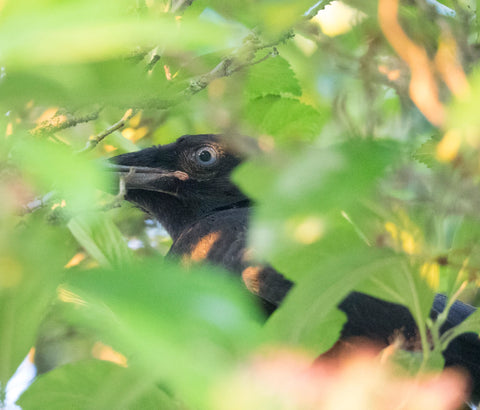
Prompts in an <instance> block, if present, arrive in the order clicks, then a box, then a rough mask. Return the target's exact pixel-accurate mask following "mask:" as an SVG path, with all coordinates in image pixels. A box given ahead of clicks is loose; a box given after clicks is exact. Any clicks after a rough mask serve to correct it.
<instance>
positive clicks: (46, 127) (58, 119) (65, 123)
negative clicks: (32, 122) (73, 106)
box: [30, 108, 102, 136]
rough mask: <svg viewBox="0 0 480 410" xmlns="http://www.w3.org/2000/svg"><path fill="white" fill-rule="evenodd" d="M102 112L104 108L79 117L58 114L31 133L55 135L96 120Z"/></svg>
mask: <svg viewBox="0 0 480 410" xmlns="http://www.w3.org/2000/svg"><path fill="white" fill-rule="evenodd" d="M100 111H102V108H98V109H96V110H95V111H92V112H90V113H88V114H86V115H83V116H79V117H76V116H73V115H71V114H62V113H57V114H55V116H54V117H53V118H51V119H49V120H47V121H43V122H42V123H41V124H40V125H38V126H37V127H36V128H35V129H33V130H31V131H30V133H31V134H32V135H35V136H45V135H48V134H53V133H55V132H58V131H61V130H64V129H67V128H71V127H74V126H76V125H78V124H82V123H85V122H90V121H93V120H96V119H97V118H98V115H99V114H100Z"/></svg>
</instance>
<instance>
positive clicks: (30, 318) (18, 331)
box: [0, 223, 70, 388]
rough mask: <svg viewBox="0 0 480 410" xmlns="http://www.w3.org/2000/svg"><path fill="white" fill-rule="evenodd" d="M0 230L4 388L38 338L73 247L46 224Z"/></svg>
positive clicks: (1, 380) (0, 346) (0, 366)
mask: <svg viewBox="0 0 480 410" xmlns="http://www.w3.org/2000/svg"><path fill="white" fill-rule="evenodd" d="M0 233H1V235H0V244H1V246H0V387H3V388H4V387H5V384H6V382H7V381H8V379H9V378H10V377H11V376H12V375H13V373H14V372H15V370H16V368H17V367H18V365H19V364H20V363H21V362H22V360H23V359H24V358H25V356H26V355H27V353H28V351H29V350H30V348H31V347H32V346H33V344H34V342H35V338H36V334H37V329H38V327H39V325H40V323H41V322H42V320H43V317H44V315H45V313H46V311H47V308H48V306H49V305H50V303H51V302H52V301H53V300H54V299H55V296H56V289H57V286H58V285H59V283H60V281H61V279H62V267H63V265H64V264H65V263H66V262H67V260H68V259H67V252H68V251H69V250H70V249H69V246H68V245H69V242H68V239H67V240H66V238H65V235H64V232H63V231H61V230H58V229H52V228H51V227H47V226H45V225H44V224H38V223H36V224H34V223H32V224H29V225H28V226H26V227H22V228H19V229H17V230H16V231H14V232H10V233H7V232H5V231H0ZM5 234H6V235H5Z"/></svg>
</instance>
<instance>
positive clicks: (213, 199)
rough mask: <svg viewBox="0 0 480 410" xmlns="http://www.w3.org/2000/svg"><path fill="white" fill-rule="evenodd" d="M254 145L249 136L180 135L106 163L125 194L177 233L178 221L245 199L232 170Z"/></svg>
mask: <svg viewBox="0 0 480 410" xmlns="http://www.w3.org/2000/svg"><path fill="white" fill-rule="evenodd" d="M255 149H256V145H255V143H254V142H253V140H251V139H249V138H245V137H232V138H228V137H227V136H223V135H214V134H201V135H184V136H182V137H180V138H179V139H178V140H177V141H175V142H174V143H171V144H168V145H159V146H154V147H150V148H146V149H143V150H141V151H137V152H131V153H128V154H123V155H118V156H116V157H113V158H111V159H110V164H111V165H110V166H109V169H110V170H112V171H114V172H115V173H116V175H118V176H119V177H120V178H121V180H122V181H123V183H124V186H125V189H126V195H125V199H127V200H128V201H130V202H132V203H134V204H136V205H137V206H139V207H140V208H142V209H143V210H145V211H147V212H148V213H150V214H152V215H153V216H155V217H156V218H157V219H159V221H160V222H161V223H162V224H163V225H164V226H165V227H166V229H167V230H168V231H169V233H170V235H172V236H175V231H176V230H178V229H181V228H180V227H179V225H182V224H185V223H188V222H189V221H190V222H191V221H194V220H195V219H198V218H200V217H201V216H203V215H206V214H208V213H210V212H213V211H215V210H217V209H222V208H228V207H235V206H239V204H241V205H245V204H246V203H248V198H247V197H246V196H245V195H244V194H243V193H242V192H241V191H240V190H239V189H238V187H237V186H235V185H234V184H233V183H232V182H231V180H230V175H231V172H232V171H233V169H234V168H235V167H236V166H238V165H239V164H240V163H241V162H242V161H243V160H244V159H245V158H246V156H248V154H249V152H250V153H251V152H252V151H253V150H255Z"/></svg>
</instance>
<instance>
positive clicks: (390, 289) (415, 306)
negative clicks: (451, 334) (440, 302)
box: [358, 262, 435, 329]
mask: <svg viewBox="0 0 480 410" xmlns="http://www.w3.org/2000/svg"><path fill="white" fill-rule="evenodd" d="M398 265H399V266H398V269H395V270H393V271H392V270H385V271H384V272H379V273H377V274H375V275H372V276H371V277H369V278H368V279H367V280H366V281H365V282H364V283H362V285H361V286H360V288H359V289H358V290H360V291H361V292H364V293H367V294H369V295H372V296H374V297H376V298H379V299H383V300H386V301H388V302H393V303H397V304H400V305H404V306H406V307H407V308H408V309H409V310H410V312H411V314H412V316H413V318H414V319H415V321H416V323H417V326H418V327H419V328H420V327H422V328H423V329H425V328H426V321H427V319H428V318H429V317H430V310H431V308H432V304H433V299H434V298H435V292H434V291H433V290H432V289H431V288H430V287H429V286H428V285H427V283H426V282H425V281H424V280H423V279H422V278H421V276H420V273H419V272H418V271H416V270H415V268H414V267H411V266H409V265H408V264H407V263H405V262H398Z"/></svg>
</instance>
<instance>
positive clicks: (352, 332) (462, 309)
mask: <svg viewBox="0 0 480 410" xmlns="http://www.w3.org/2000/svg"><path fill="white" fill-rule="evenodd" d="M251 151H255V146H254V145H252V143H251V141H250V140H249V139H245V138H240V137H238V138H235V139H233V140H229V139H227V138H226V137H223V136H219V135H208V134H205V135H187V136H183V137H181V138H179V139H178V140H177V141H176V142H174V143H172V144H169V145H165V146H158V147H151V148H147V149H144V150H142V151H139V152H134V153H129V154H124V155H119V156H117V157H114V158H112V159H111V162H112V163H114V164H116V166H113V167H112V170H114V171H116V172H118V173H119V175H122V176H123V177H124V180H125V185H126V188H127V193H126V197H125V198H126V199H127V200H128V201H130V202H133V203H135V204H136V205H137V206H139V207H140V208H142V209H143V210H144V211H145V212H147V213H149V214H150V215H152V216H153V217H155V218H156V219H157V220H159V222H160V223H162V225H163V226H164V227H165V229H166V230H167V231H168V232H169V234H170V235H171V236H172V239H173V245H172V247H171V249H170V252H169V254H170V256H177V257H179V258H189V259H194V260H206V261H208V262H210V263H213V264H217V265H221V266H223V267H225V268H227V269H228V270H230V271H231V272H233V273H235V274H237V275H239V276H242V279H243V280H244V282H245V284H246V286H247V288H248V289H249V290H250V291H252V292H253V293H255V294H256V295H258V296H259V297H260V299H261V300H262V302H263V304H264V306H265V308H266V310H267V311H268V312H272V311H273V310H274V309H275V308H276V307H277V306H278V305H279V304H280V303H281V302H282V300H283V298H284V297H285V296H286V294H287V293H288V291H289V290H290V288H291V287H292V283H291V282H290V281H289V280H287V279H285V278H284V277H283V276H282V275H281V274H280V273H278V272H277V271H275V270H274V269H273V268H272V267H269V266H256V265H252V262H251V261H250V260H249V257H248V252H247V251H246V233H247V229H248V222H249V216H250V212H251V203H250V200H249V198H247V197H246V196H245V195H244V194H243V193H242V192H241V191H240V190H239V189H238V188H237V187H236V186H235V185H234V184H233V183H231V181H230V173H231V171H232V170H233V169H234V168H235V167H236V166H237V165H238V164H239V163H240V162H242V161H243V160H244V158H245V157H246V156H248V154H249V152H251ZM212 156H216V158H215V160H214V161H212ZM445 303H446V298H445V297H444V296H442V295H437V296H436V298H435V302H434V305H433V306H432V311H431V316H432V318H435V317H436V316H437V315H438V314H439V313H440V312H442V311H443V309H444V308H445ZM339 308H340V310H342V311H344V312H345V313H346V315H347V317H348V321H347V323H346V324H345V326H344V328H343V331H342V338H343V339H348V338H351V337H357V336H359V337H362V338H367V339H370V340H372V341H374V342H376V343H381V344H388V343H390V342H391V341H392V337H393V336H394V335H395V334H398V332H399V331H401V332H402V333H403V335H404V336H405V338H406V339H414V338H415V337H416V336H417V335H416V333H417V332H416V326H415V322H414V320H413V318H412V316H411V314H410V312H409V311H408V309H406V308H405V307H403V306H399V305H395V304H392V303H388V302H385V301H381V300H379V299H376V298H373V297H370V296H367V295H365V294H362V293H358V292H353V293H351V294H350V295H348V296H347V297H346V298H345V299H344V300H343V301H342V303H341V304H340V305H339ZM474 310H475V309H474V308H473V307H471V306H468V305H465V304H462V303H460V302H456V303H455V304H454V305H453V307H452V309H451V310H450V313H449V316H448V319H447V322H446V323H445V325H444V326H443V328H442V331H446V330H448V329H449V328H450V327H452V326H454V325H456V324H458V323H459V322H461V321H462V320H464V319H465V318H466V317H467V316H468V315H470V314H471V313H472V312H473V311H474ZM444 356H445V359H446V364H447V365H450V366H452V365H461V366H462V367H465V368H466V369H468V371H469V373H470V374H471V376H472V380H473V381H474V385H475V386H474V389H475V391H476V392H477V393H478V392H479V391H480V342H479V338H478V336H477V335H476V334H473V333H468V334H464V335H461V336H460V337H457V338H456V339H454V340H453V341H452V342H451V343H450V345H449V347H448V348H447V350H446V351H445V352H444Z"/></svg>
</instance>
